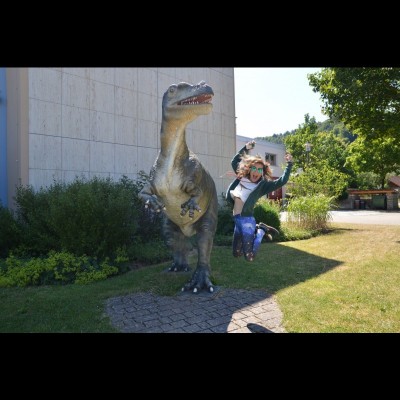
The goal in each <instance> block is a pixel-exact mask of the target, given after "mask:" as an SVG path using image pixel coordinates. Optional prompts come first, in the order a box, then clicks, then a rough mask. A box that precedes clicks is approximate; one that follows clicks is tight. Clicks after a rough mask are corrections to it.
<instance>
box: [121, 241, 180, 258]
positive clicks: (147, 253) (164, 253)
mask: <svg viewBox="0 0 400 400" xmlns="http://www.w3.org/2000/svg"><path fill="white" fill-rule="evenodd" d="M128 255H129V259H130V260H132V261H136V262H140V263H144V264H154V263H158V262H163V261H168V260H169V259H171V258H172V257H171V251H170V250H169V249H168V247H167V246H166V244H165V243H164V242H163V241H162V240H150V241H148V242H145V243H140V244H136V245H134V246H131V248H130V249H129V250H128Z"/></svg>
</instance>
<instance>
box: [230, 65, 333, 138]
mask: <svg viewBox="0 0 400 400" xmlns="http://www.w3.org/2000/svg"><path fill="white" fill-rule="evenodd" d="M319 71H321V68H235V70H234V73H235V108H236V133H237V134H238V135H241V136H247V137H251V138H255V137H260V136H271V135H273V134H274V133H285V132H286V131H291V130H293V129H297V128H298V126H299V125H300V124H303V123H304V115H305V114H309V115H310V117H315V119H316V121H317V122H322V121H325V120H327V119H328V117H327V116H325V115H324V114H322V113H321V107H322V101H321V100H320V98H319V97H320V95H319V93H314V92H313V90H312V87H311V86H310V85H309V83H308V79H307V74H312V73H314V72H319Z"/></svg>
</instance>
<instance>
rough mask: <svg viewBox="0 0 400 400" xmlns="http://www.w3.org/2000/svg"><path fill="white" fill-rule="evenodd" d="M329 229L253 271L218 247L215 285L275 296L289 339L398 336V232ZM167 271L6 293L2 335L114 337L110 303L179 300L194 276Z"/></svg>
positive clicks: (281, 249) (274, 252)
mask: <svg viewBox="0 0 400 400" xmlns="http://www.w3.org/2000/svg"><path fill="white" fill-rule="evenodd" d="M331 226H332V227H333V228H335V229H334V230H332V232H331V233H329V234H326V235H323V236H318V237H314V238H311V239H307V240H299V241H293V242H284V243H275V242H274V243H263V244H262V245H261V247H260V251H259V253H258V255H257V258H256V260H255V261H254V262H253V263H248V262H246V261H244V259H235V258H233V257H232V255H231V249H230V247H217V246H214V249H213V252H212V258H211V265H212V280H213V282H214V284H215V285H220V286H222V287H231V288H242V289H266V290H268V291H270V292H271V293H274V294H275V295H276V297H277V300H278V303H279V305H280V308H281V310H282V312H283V325H284V326H285V328H286V330H287V331H288V332H357V333H358V332H399V331H400V291H399V290H398V288H399V286H400V268H399V265H400V264H399V256H398V255H399V254H400V253H399V249H400V226H380V225H352V224H344V223H343V224H331ZM193 260H195V258H194V259H193ZM168 265H169V263H163V264H159V265H154V266H149V267H143V268H141V269H137V270H133V271H130V272H128V273H126V274H124V275H121V276H117V277H113V278H109V279H107V280H105V281H101V282H95V283H92V284H89V285H66V286H43V287H29V288H0V304H1V307H0V332H114V331H115V330H114V329H113V328H112V326H111V325H110V323H109V320H108V317H107V316H106V315H105V301H106V299H107V298H109V297H113V296H119V295H124V294H128V293H132V292H138V291H147V292H152V293H156V294H160V295H174V294H176V293H177V292H178V291H179V290H180V288H181V287H182V285H183V284H184V283H185V282H186V281H187V279H188V276H187V275H186V276H184V275H178V276H177V275H174V274H173V273H166V272H164V271H165V269H166V268H167V266H168ZM193 266H194V265H193Z"/></svg>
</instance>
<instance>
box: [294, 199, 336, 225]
mask: <svg viewBox="0 0 400 400" xmlns="http://www.w3.org/2000/svg"><path fill="white" fill-rule="evenodd" d="M334 199H335V197H333V196H332V197H327V196H325V195H323V194H320V195H315V196H302V197H293V198H292V199H290V202H289V204H288V206H287V223H288V224H289V225H292V226H297V227H299V228H302V229H307V230H310V231H313V230H322V229H327V224H328V222H329V220H330V219H331V218H332V216H331V214H330V213H329V211H330V210H331V209H332V208H333V204H334V203H333V202H334Z"/></svg>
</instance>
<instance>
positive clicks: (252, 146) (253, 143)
mask: <svg viewBox="0 0 400 400" xmlns="http://www.w3.org/2000/svg"><path fill="white" fill-rule="evenodd" d="M255 145H256V141H255V140H250V142H247V143H246V150H251V149H254V146H255Z"/></svg>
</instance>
